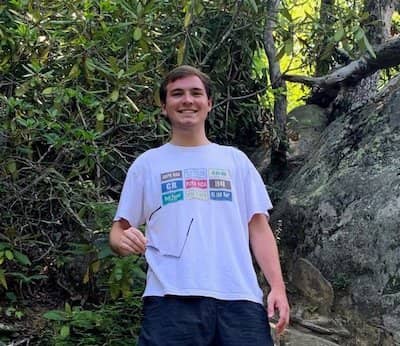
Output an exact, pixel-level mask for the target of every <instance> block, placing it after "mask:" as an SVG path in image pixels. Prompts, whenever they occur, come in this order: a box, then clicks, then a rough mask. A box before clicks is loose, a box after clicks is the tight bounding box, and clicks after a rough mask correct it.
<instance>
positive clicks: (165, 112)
mask: <svg viewBox="0 0 400 346" xmlns="http://www.w3.org/2000/svg"><path fill="white" fill-rule="evenodd" d="M161 113H162V115H164V116H165V117H166V116H167V110H166V108H165V103H163V104H162V105H161Z"/></svg>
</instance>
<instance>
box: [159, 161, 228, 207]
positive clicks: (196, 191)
mask: <svg viewBox="0 0 400 346" xmlns="http://www.w3.org/2000/svg"><path fill="white" fill-rule="evenodd" d="M231 190H232V184H231V175H230V172H229V170H227V169H220V168H210V169H206V168H188V169H184V170H176V171H172V172H165V173H162V174H161V193H162V205H167V204H169V203H175V202H178V201H182V200H191V199H197V200H203V201H207V200H215V201H232V191H231Z"/></svg>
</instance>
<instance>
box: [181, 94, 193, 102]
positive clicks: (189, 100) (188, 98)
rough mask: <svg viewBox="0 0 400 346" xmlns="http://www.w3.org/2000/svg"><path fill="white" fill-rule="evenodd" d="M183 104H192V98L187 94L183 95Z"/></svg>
mask: <svg viewBox="0 0 400 346" xmlns="http://www.w3.org/2000/svg"><path fill="white" fill-rule="evenodd" d="M182 101H183V103H185V104H186V103H192V102H193V97H192V95H191V94H190V93H189V92H186V93H184V94H183V99H182Z"/></svg>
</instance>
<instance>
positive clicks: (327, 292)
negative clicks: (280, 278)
mask: <svg viewBox="0 0 400 346" xmlns="http://www.w3.org/2000/svg"><path fill="white" fill-rule="evenodd" d="M291 276H292V284H293V285H294V286H295V287H296V288H297V289H298V290H299V291H300V292H301V294H302V295H303V296H304V297H305V298H307V299H308V301H310V302H311V304H313V305H315V306H316V307H317V309H318V312H319V313H321V314H329V312H330V310H331V308H332V304H333V298H334V294H333V288H332V286H331V284H330V283H329V281H327V280H326V279H325V278H324V277H323V276H322V274H321V272H320V271H319V270H318V269H317V268H316V267H315V266H313V265H312V264H311V263H310V262H309V261H307V260H306V259H304V258H300V259H299V260H297V261H296V263H295V264H294V267H293V272H292V275H291Z"/></svg>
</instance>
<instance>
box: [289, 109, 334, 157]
mask: <svg viewBox="0 0 400 346" xmlns="http://www.w3.org/2000/svg"><path fill="white" fill-rule="evenodd" d="M326 126H327V116H326V113H325V110H324V108H321V107H319V106H317V105H304V106H300V107H297V108H295V109H293V110H292V111H291V112H290V113H289V114H288V132H289V153H288V160H289V161H300V162H301V161H302V160H303V159H304V158H305V157H306V156H307V155H308V154H309V153H310V152H311V151H313V150H314V148H315V145H316V143H317V142H318V141H319V140H320V137H321V133H322V131H323V129H325V127H326Z"/></svg>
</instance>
